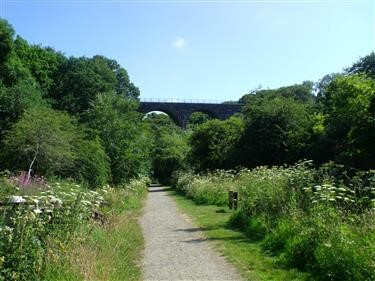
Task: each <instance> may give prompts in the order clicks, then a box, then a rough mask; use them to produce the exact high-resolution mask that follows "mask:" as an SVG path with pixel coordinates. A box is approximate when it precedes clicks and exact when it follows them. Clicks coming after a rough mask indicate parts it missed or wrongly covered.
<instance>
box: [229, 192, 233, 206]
mask: <svg viewBox="0 0 375 281" xmlns="http://www.w3.org/2000/svg"><path fill="white" fill-rule="evenodd" d="M228 206H229V209H231V210H232V209H233V191H232V190H230V191H228Z"/></svg>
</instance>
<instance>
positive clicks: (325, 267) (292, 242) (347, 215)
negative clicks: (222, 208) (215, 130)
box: [176, 162, 375, 281]
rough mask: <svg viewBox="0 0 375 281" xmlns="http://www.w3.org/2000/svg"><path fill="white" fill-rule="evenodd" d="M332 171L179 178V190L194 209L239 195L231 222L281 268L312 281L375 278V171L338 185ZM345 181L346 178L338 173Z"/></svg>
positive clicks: (305, 166)
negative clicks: (231, 194)
mask: <svg viewBox="0 0 375 281" xmlns="http://www.w3.org/2000/svg"><path fill="white" fill-rule="evenodd" d="M332 171H335V168H334V167H329V166H323V167H322V168H320V169H314V168H312V167H311V163H310V162H302V163H299V164H297V165H295V166H292V167H272V168H267V167H258V168H256V169H253V170H246V169H243V170H241V171H239V172H234V171H227V172H226V171H222V170H221V171H216V172H213V173H210V174H207V175H203V176H197V175H194V174H182V175H180V178H179V180H178V183H177V185H176V186H177V189H178V190H180V191H181V192H183V193H184V194H186V195H187V196H188V197H190V198H192V199H193V200H194V201H196V202H197V203H200V204H202V203H203V204H217V205H224V204H226V203H227V200H228V199H227V198H228V191H229V190H236V191H238V192H239V198H240V199H239V200H240V201H239V209H238V211H237V212H236V213H234V215H233V217H232V221H231V223H232V225H233V226H235V227H238V228H240V229H242V230H243V231H244V232H246V234H247V235H248V236H249V238H251V239H252V240H253V241H257V242H258V243H261V245H262V248H263V249H264V252H266V253H269V254H272V255H276V256H278V257H279V261H280V263H281V264H283V265H286V266H290V267H296V268H298V269H300V270H307V271H309V272H311V273H312V275H313V276H314V277H315V279H316V280H348V281H349V280H358V281H360V280H373V279H374V277H375V265H374V260H375V256H374V253H375V236H374V233H375V232H374V230H375V224H374V210H375V199H374V194H375V174H374V172H373V171H372V172H368V173H361V174H358V175H356V176H355V177H353V178H345V177H343V178H345V181H344V180H340V179H339V178H340V174H333V173H332ZM341 176H344V175H341Z"/></svg>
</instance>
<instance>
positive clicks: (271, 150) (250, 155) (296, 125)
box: [239, 97, 314, 167]
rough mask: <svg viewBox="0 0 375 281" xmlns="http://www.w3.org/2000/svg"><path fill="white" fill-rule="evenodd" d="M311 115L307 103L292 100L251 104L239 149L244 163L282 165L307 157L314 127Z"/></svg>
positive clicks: (247, 106) (275, 99)
mask: <svg viewBox="0 0 375 281" xmlns="http://www.w3.org/2000/svg"><path fill="white" fill-rule="evenodd" d="M310 114H311V112H310V109H309V107H308V106H307V105H306V104H304V103H302V102H300V101H297V100H294V99H291V98H283V97H277V98H273V99H264V100H262V101H259V102H258V103H251V102H248V104H247V105H246V107H245V109H244V118H245V131H244V134H243V136H242V138H241V142H240V148H239V149H240V150H241V156H240V157H241V159H242V160H241V162H242V164H244V165H245V166H252V167H254V166H257V165H280V164H284V163H292V162H294V161H297V160H298V159H300V158H301V157H304V155H305V153H306V151H307V150H308V147H309V141H310V137H311V133H312V127H313V124H314V123H313V120H312V119H311V115H310Z"/></svg>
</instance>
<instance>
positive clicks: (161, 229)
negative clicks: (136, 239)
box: [141, 187, 243, 280]
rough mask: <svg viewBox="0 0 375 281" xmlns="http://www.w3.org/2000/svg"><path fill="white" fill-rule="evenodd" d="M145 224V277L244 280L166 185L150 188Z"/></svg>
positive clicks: (158, 278)
mask: <svg viewBox="0 0 375 281" xmlns="http://www.w3.org/2000/svg"><path fill="white" fill-rule="evenodd" d="M150 191H151V192H149V194H148V198H147V203H146V207H145V213H144V215H143V217H142V218H141V226H142V229H143V235H144V238H145V252H144V259H143V263H142V266H143V273H144V275H143V276H144V279H145V280H243V279H242V278H241V277H240V275H239V274H238V273H237V272H236V271H235V269H234V268H232V266H231V265H229V264H228V263H227V262H226V261H225V259H224V257H222V256H221V255H220V254H219V253H217V252H215V251H214V250H213V249H212V248H211V247H210V245H209V242H208V241H206V240H205V238H204V235H203V233H202V232H201V231H200V230H199V228H197V226H195V225H193V224H192V223H191V222H190V220H189V219H188V218H187V216H186V215H184V214H181V213H180V212H179V210H178V209H177V206H176V205H175V202H174V201H173V199H172V198H170V197H169V196H168V195H167V192H165V191H163V189H162V188H155V187H152V188H150Z"/></svg>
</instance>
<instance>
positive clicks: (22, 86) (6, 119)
mask: <svg viewBox="0 0 375 281" xmlns="http://www.w3.org/2000/svg"><path fill="white" fill-rule="evenodd" d="M45 105H46V101H44V100H43V97H42V94H41V91H40V89H38V86H37V85H36V83H35V80H33V79H32V78H30V79H23V80H20V81H19V82H17V83H16V84H14V85H13V86H11V87H5V86H4V85H3V84H2V83H0V142H1V140H2V139H3V137H4V134H5V132H6V131H7V130H9V129H10V128H11V126H12V124H13V123H15V122H16V121H17V120H18V119H19V118H20V117H21V115H22V113H23V112H24V111H25V110H27V109H30V108H33V107H39V106H45Z"/></svg>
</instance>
